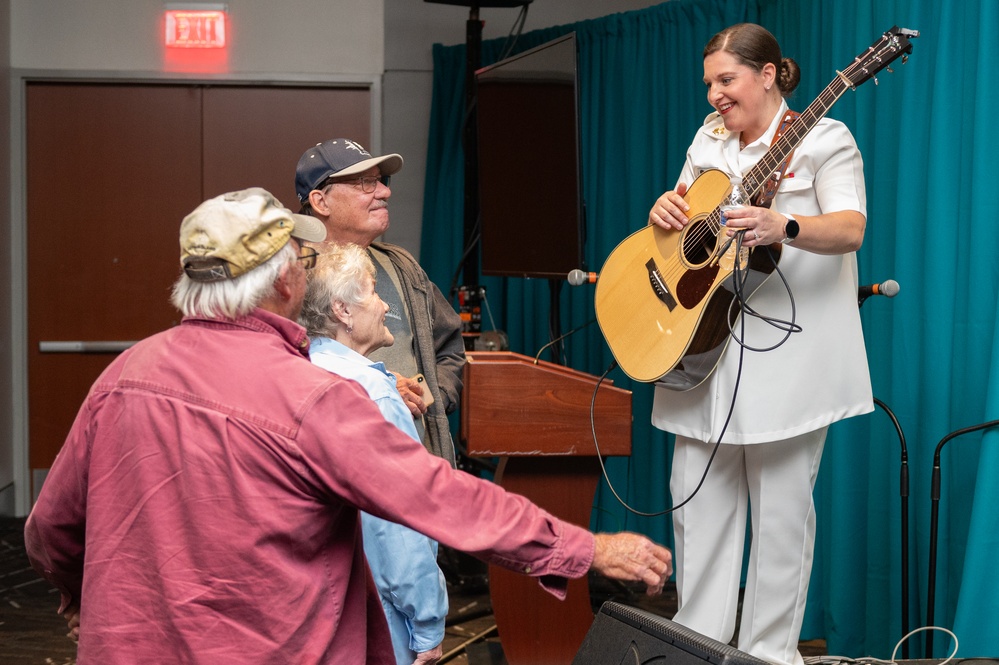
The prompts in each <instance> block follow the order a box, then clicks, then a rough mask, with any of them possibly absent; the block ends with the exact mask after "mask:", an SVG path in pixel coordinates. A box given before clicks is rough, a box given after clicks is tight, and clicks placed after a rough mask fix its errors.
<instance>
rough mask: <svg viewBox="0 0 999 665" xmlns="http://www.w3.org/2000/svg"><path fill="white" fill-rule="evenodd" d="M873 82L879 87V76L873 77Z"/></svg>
mask: <svg viewBox="0 0 999 665" xmlns="http://www.w3.org/2000/svg"><path fill="white" fill-rule="evenodd" d="M871 80H873V81H874V85H877V84H878V77H877V76H872V77H871Z"/></svg>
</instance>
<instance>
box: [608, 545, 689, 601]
mask: <svg viewBox="0 0 999 665" xmlns="http://www.w3.org/2000/svg"><path fill="white" fill-rule="evenodd" d="M595 538H596V542H597V545H596V551H595V553H594V554H593V564H592V566H591V568H592V569H593V570H595V571H596V572H598V573H600V574H601V575H603V576H604V577H609V578H610V579H614V580H622V581H625V582H644V583H645V586H646V590H645V593H647V594H648V595H650V596H656V595H658V594H660V593H662V590H663V585H665V584H666V580H667V579H669V576H670V574H671V573H672V572H673V555H672V553H671V552H670V551H669V550H668V549H666V548H665V547H663V546H662V545H657V544H655V543H654V542H652V541H651V540H649V539H648V538H646V537H645V536H640V535H639V534H637V533H628V532H623V533H613V534H611V533H598V534H596V535H595Z"/></svg>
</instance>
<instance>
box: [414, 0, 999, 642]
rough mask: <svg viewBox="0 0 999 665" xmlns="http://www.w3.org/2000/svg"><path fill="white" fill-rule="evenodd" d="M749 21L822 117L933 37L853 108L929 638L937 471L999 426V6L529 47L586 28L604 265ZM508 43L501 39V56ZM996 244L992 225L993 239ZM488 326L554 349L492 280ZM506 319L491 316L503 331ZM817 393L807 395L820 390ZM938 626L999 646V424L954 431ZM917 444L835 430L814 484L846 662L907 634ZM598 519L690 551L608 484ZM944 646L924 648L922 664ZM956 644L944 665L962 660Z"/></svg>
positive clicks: (902, 10)
mask: <svg viewBox="0 0 999 665" xmlns="http://www.w3.org/2000/svg"><path fill="white" fill-rule="evenodd" d="M740 21H754V22H759V23H761V24H762V25H764V26H766V27H767V28H769V29H770V30H771V31H772V32H773V33H774V34H775V35H776V36H777V38H778V40H779V41H780V42H781V44H782V46H783V48H784V51H785V55H787V56H789V57H793V58H794V59H795V60H796V61H797V62H798V63H799V65H800V66H801V69H802V82H801V85H800V86H799V89H798V92H797V93H796V96H795V97H794V98H793V99H792V100H790V101H791V106H792V108H797V109H798V110H801V109H803V108H804V107H805V106H807V104H808V103H809V102H810V101H811V100H812V99H813V98H814V97H815V96H816V95H817V94H818V93H819V92H820V91H821V90H822V89H823V88H824V87H825V86H826V85H827V84H828V83H829V81H830V80H832V78H833V77H834V76H835V72H836V70H841V69H843V68H845V67H846V66H847V65H849V63H850V62H851V61H852V59H853V57H854V56H855V55H857V54H858V53H860V52H861V51H862V50H864V49H865V48H866V47H867V46H868V45H869V44H871V43H872V42H873V41H874V40H875V39H876V38H877V37H878V36H879V35H880V34H881V33H882V32H884V31H885V30H887V29H888V28H890V27H891V26H892V25H899V26H902V27H906V28H912V29H917V30H919V31H920V33H921V35H920V37H919V38H918V39H916V40H914V50H913V54H912V57H911V59H910V60H909V62H908V64H905V65H903V64H902V63H901V61H896V63H895V64H894V65H893V67H892V69H893V70H894V73H889V72H887V71H884V72H882V73H880V74H879V75H878V77H877V78H878V84H877V85H875V83H874V82H873V81H871V82H868V83H866V84H864V85H863V86H861V87H859V88H857V90H855V91H851V92H847V93H846V95H845V96H844V97H843V98H842V99H841V100H840V101H839V102H838V103H837V104H836V105H835V106H834V107H833V109H832V111H831V112H830V114H829V115H830V116H832V117H835V118H837V119H840V120H842V121H844V122H846V123H847V125H848V126H849V127H850V128H851V129H852V130H853V132H854V135H855V136H856V138H857V142H858V144H859V145H860V148H861V151H862V152H863V155H864V160H865V173H866V176H867V186H868V218H869V219H868V228H867V235H866V238H865V242H864V246H863V248H862V249H861V250H860V252H859V261H860V274H861V281H862V282H865V283H873V282H880V281H882V280H884V279H887V278H894V279H896V280H897V281H898V282H899V283H900V284H901V286H902V291H901V293H900V294H899V295H898V296H897V297H896V298H895V299H894V300H887V299H884V298H879V299H872V300H869V301H868V302H867V303H866V304H865V305H864V307H863V309H862V319H863V322H864V329H865V335H866V339H867V344H868V355H869V358H870V365H871V372H872V378H873V382H874V391H875V396H876V397H878V398H879V399H880V400H882V401H883V402H884V403H885V404H886V405H887V406H888V407H889V408H890V409H891V410H892V411H893V412H894V414H895V415H896V416H897V418H898V421H899V423H900V424H901V426H902V428H903V430H904V433H905V438H906V449H907V453H908V459H907V461H908V469H909V472H910V478H911V483H910V496H909V518H910V519H909V526H910V531H909V541H908V543H907V549H908V554H909V560H910V566H911V569H910V579H909V580H908V581H907V587H908V589H909V594H910V604H909V626H908V627H909V628H910V629H913V628H916V627H920V626H922V625H923V621H924V618H925V616H926V609H927V608H926V603H927V580H928V576H929V563H928V559H929V531H930V512H931V506H932V503H931V500H930V497H931V482H930V480H931V468H932V465H933V462H934V452H935V449H936V447H937V444H938V442H939V441H941V439H943V438H944V436H945V435H947V434H948V433H949V432H951V431H954V430H957V429H959V428H962V427H967V426H970V425H975V424H978V423H981V422H984V421H989V420H993V419H996V418H999V360H997V357H999V356H997V350H999V326H997V311H996V301H997V292H999V261H997V259H996V257H995V249H996V243H995V241H994V240H991V238H992V237H993V234H992V227H993V226H994V225H995V222H994V217H993V215H994V214H995V209H994V208H993V207H992V206H991V205H990V204H991V203H992V201H993V199H994V194H993V193H994V191H995V190H994V189H993V188H992V187H993V186H990V185H988V184H987V183H986V182H985V180H987V179H989V178H990V177H991V169H990V168H989V166H990V164H989V160H990V158H991V157H992V153H994V152H995V151H996V150H997V149H999V140H997V139H996V132H995V131H994V129H993V127H992V125H993V122H992V117H993V116H994V114H995V113H996V109H999V69H997V68H996V67H995V64H994V63H996V62H999V47H997V46H996V44H995V42H994V36H995V35H996V34H997V32H999V3H996V2H995V0H966V1H964V2H950V1H944V2H940V1H939V0H672V1H671V2H667V3H664V4H662V5H658V6H655V7H650V8H648V9H645V10H641V11H635V12H628V13H623V14H615V15H612V16H608V17H605V18H602V19H596V20H592V21H584V22H580V23H576V24H572V25H565V26H558V27H553V28H548V29H544V30H536V31H533V32H530V33H526V34H524V35H522V36H521V37H520V39H519V40H518V42H517V44H516V48H515V52H519V51H522V50H526V49H528V48H532V47H534V46H537V45H540V44H542V43H544V42H546V41H549V40H551V39H554V38H555V37H557V36H560V35H562V34H565V33H567V32H570V31H574V32H575V33H576V35H577V39H578V41H579V49H580V85H581V90H580V106H581V135H582V136H581V145H582V169H583V191H584V197H585V200H586V206H587V220H586V225H587V244H586V248H585V255H586V261H587V264H588V267H589V269H591V270H598V269H599V267H600V265H601V264H602V263H603V260H604V259H605V258H606V256H607V255H608V254H609V253H610V251H611V250H612V249H613V248H614V246H615V245H616V244H617V243H618V242H620V241H621V240H622V239H623V238H624V237H625V236H627V235H628V234H629V233H631V232H632V231H634V230H636V229H638V228H640V227H641V226H642V225H643V224H644V223H645V220H646V217H647V213H648V209H649V207H650V205H651V203H652V201H653V200H654V199H655V198H656V197H657V196H658V195H659V194H660V193H661V192H662V191H663V190H665V189H668V188H669V187H671V186H672V185H673V183H674V181H675V179H676V176H677V173H679V170H680V167H681V165H682V163H683V159H684V154H685V151H686V148H687V146H688V144H689V142H690V140H691V138H692V136H693V134H694V131H695V129H696V128H697V127H698V126H699V125H700V123H701V121H702V120H703V118H704V116H705V115H706V114H707V113H708V112H709V111H710V108H709V106H708V104H707V102H706V100H705V97H704V88H703V83H702V81H701V76H702V68H701V57H700V53H701V49H702V48H703V45H704V44H705V43H706V42H707V40H708V39H709V38H710V37H711V35H713V34H714V33H715V32H717V31H718V30H720V29H722V28H724V27H725V26H727V25H730V24H732V23H736V22H740ZM504 42H505V40H502V39H500V40H490V41H487V42H485V43H484V44H483V47H482V63H483V64H484V65H485V64H491V63H492V62H495V61H496V59H498V58H499V57H500V52H501V49H502V48H503V45H504ZM464 71H465V48H464V45H458V46H450V47H445V46H440V45H437V46H435V49H434V98H433V108H432V113H431V126H430V141H429V145H430V148H429V154H428V156H427V181H426V189H425V208H424V217H423V240H422V248H423V249H422V263H423V264H424V265H425V266H426V267H427V269H428V271H429V272H430V274H431V277H432V278H433V279H434V280H435V281H436V282H437V283H438V284H439V285H440V286H441V288H442V289H445V290H448V289H450V288H451V285H452V284H453V282H454V276H455V274H456V270H457V269H458V265H459V260H460V256H461V251H462V240H463V238H462V196H463V172H462V170H463V166H462V163H463V162H462V159H463V158H462V150H461V126H462V121H463V116H464ZM979 231H980V232H981V233H979ZM481 282H482V284H483V285H484V286H485V287H486V289H487V299H488V304H489V314H487V316H486V318H485V327H486V328H489V327H491V326H492V321H495V326H496V327H498V328H500V329H503V330H505V331H506V332H507V333H508V335H509V338H510V346H511V349H512V350H514V351H518V352H520V353H525V354H528V355H534V354H535V353H536V352H537V350H538V349H540V348H541V347H542V346H543V345H544V344H545V343H546V342H547V341H548V339H549V338H548V330H547V320H548V307H549V302H550V301H549V290H548V289H549V285H548V283H547V282H544V281H535V280H524V279H501V278H484V279H482V280H481ZM592 297H593V292H592V288H587V287H582V288H575V289H569V288H568V287H565V290H564V291H563V292H562V299H561V317H562V321H563V329H564V330H568V329H571V328H574V327H576V326H580V325H583V324H585V323H586V322H587V321H590V320H591V319H592V318H593V302H592ZM490 315H491V320H490ZM565 361H566V364H568V365H569V366H571V367H574V368H576V369H580V370H583V371H587V372H590V373H593V374H596V375H600V374H603V372H604V371H605V369H606V368H607V367H608V366H609V365H610V362H611V356H610V352H609V350H608V349H607V347H606V344H605V343H604V341H603V339H602V337H601V336H600V332H599V330H598V329H597V327H596V326H595V325H591V326H589V327H587V328H585V329H583V330H581V331H580V332H578V333H576V334H574V335H573V336H571V337H570V338H568V340H567V341H566V353H565ZM610 378H611V379H613V380H614V382H615V384H616V385H619V386H622V387H625V388H628V389H630V390H632V391H633V392H634V395H633V413H634V418H635V422H634V426H633V431H632V435H633V454H632V456H631V457H630V458H629V459H611V460H609V462H608V472H609V474H608V475H609V478H610V480H611V483H612V484H613V486H614V489H615V490H616V491H617V492H618V493H619V494H620V495H621V497H622V498H623V499H625V500H626V501H627V502H628V503H629V504H631V505H632V506H634V507H636V508H638V509H639V510H642V511H646V512H656V511H660V510H662V509H663V508H666V507H668V506H669V505H670V498H669V493H668V488H667V479H668V473H669V466H670V461H671V442H672V441H671V437H670V436H668V435H666V434H664V433H662V432H659V431H657V430H655V429H654V428H652V427H651V426H650V424H649V413H650V410H651V402H652V389H651V387H650V386H648V385H644V384H634V383H632V382H630V381H629V380H628V379H627V378H626V377H625V376H624V375H623V374H621V373H619V372H612V373H611V374H610ZM802 399H807V396H802ZM940 462H941V464H940V467H941V482H940V500H939V504H938V505H939V538H938V549H937V567H936V574H937V584H936V589H935V594H936V603H935V606H934V613H935V623H936V624H937V625H939V626H944V627H947V628H950V629H951V630H953V631H954V632H955V633H956V634H957V636H958V638H959V640H960V652H959V654H958V655H959V656H964V657H974V656H994V655H995V654H996V653H999V629H997V628H996V626H999V602H997V600H996V599H999V574H997V573H996V572H995V570H994V565H993V564H992V562H993V561H994V560H995V557H996V554H995V553H996V552H997V551H999V547H997V546H996V545H997V543H996V541H997V540H999V510H996V508H995V507H994V506H996V505H997V504H999V483H997V482H996V481H995V478H994V477H995V476H996V475H997V471H999V432H996V431H995V430H991V431H987V432H985V433H975V434H969V435H966V436H963V437H959V438H956V439H953V440H952V441H951V442H950V443H949V444H948V445H947V446H946V447H944V448H943V450H942V452H941V454H940ZM900 468H901V446H900V444H899V439H898V437H897V435H896V433H895V429H894V427H893V426H892V423H891V420H890V419H889V417H888V416H887V415H886V413H885V412H884V410H882V409H878V410H877V411H876V412H875V413H873V414H871V415H868V416H862V417H858V418H854V419H851V420H849V421H845V422H842V423H838V424H836V425H835V426H834V427H833V428H832V430H831V432H830V436H829V440H828V443H827V445H826V452H825V458H824V460H823V466H822V470H821V472H820V476H819V481H818V484H817V486H816V490H815V497H816V510H817V512H818V518H819V533H818V538H817V547H816V561H815V567H814V570H813V575H812V581H811V586H810V590H809V610H808V615H807V617H806V621H805V626H804V629H803V632H802V636H803V638H813V637H821V638H825V639H826V640H827V644H828V649H829V652H830V653H832V654H840V655H846V656H850V657H859V656H865V655H872V656H876V657H881V658H887V657H889V656H890V655H891V651H892V648H893V647H894V646H895V644H896V642H897V641H898V640H899V639H900V638H901V637H902V635H903V631H902V625H901V618H900V617H901V605H900V603H901V595H902V581H901V579H900V577H899V567H900V562H901V557H902V552H903V544H902V542H901V499H900V496H899V494H900V486H899V485H900V483H899V476H900ZM592 523H593V527H594V528H597V529H601V530H608V531H615V530H620V529H628V530H635V531H640V532H643V533H647V534H648V535H650V536H651V537H653V538H655V539H657V540H659V541H661V542H663V543H666V544H668V545H671V544H672V534H671V527H670V521H669V519H668V518H667V517H662V516H660V517H653V518H649V517H638V516H635V515H633V514H632V513H630V512H628V511H627V510H625V509H624V508H622V507H621V506H620V504H619V502H618V501H617V500H616V499H615V498H614V497H613V496H612V494H611V492H610V491H609V489H608V487H607V486H606V484H602V486H601V488H600V489H599V490H598V495H597V497H596V501H595V505H594V512H593V519H592ZM924 640H925V633H921V634H919V635H917V636H916V638H914V639H913V640H911V641H910V642H909V645H910V649H912V650H913V657H918V656H921V655H922V648H923V647H922V645H923V644H924V643H925V642H924ZM951 648H952V643H951V640H950V638H949V636H947V635H946V634H943V633H937V634H936V635H935V637H934V652H935V653H934V655H935V657H941V656H944V655H946V654H947V653H949V651H950V649H951Z"/></svg>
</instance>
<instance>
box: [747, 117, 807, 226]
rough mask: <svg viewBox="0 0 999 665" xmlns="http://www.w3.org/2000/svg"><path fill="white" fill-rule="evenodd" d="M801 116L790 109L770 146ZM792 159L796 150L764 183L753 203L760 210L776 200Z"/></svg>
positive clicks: (789, 154)
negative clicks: (778, 189)
mask: <svg viewBox="0 0 999 665" xmlns="http://www.w3.org/2000/svg"><path fill="white" fill-rule="evenodd" d="M799 115H801V114H800V113H797V112H796V111H791V110H790V109H789V110H788V112H787V113H785V114H784V119H783V120H781V123H780V127H778V128H777V131H776V132H775V133H774V138H773V141H771V143H770V145H773V144H775V143H777V139H779V138H780V135H781V134H783V133H784V130H785V129H787V126H788V125H790V124H791V123H792V122H794V121H795V120H797V119H798V116H799ZM792 157H794V150H792V151H791V152H790V153H788V156H787V158H786V159H785V160H784V161H783V162H781V165H780V168H779V169H777V170H776V171H774V172H773V173H772V174H771V175H770V177H769V178H767V180H766V182H764V183H763V189H762V190H760V193H759V194H758V195H757V197H756V200H755V201H753V205H755V206H759V207H760V208H769V207H770V204H771V203H772V202H773V200H774V196H776V195H777V188H778V187H779V186H780V181H781V180H783V179H784V173H785V172H786V171H787V167H788V164H790V163H791V158H792Z"/></svg>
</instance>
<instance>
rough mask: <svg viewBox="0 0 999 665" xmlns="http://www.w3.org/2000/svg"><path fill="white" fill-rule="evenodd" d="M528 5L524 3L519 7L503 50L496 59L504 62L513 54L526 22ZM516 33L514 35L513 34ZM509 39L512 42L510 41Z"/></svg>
mask: <svg viewBox="0 0 999 665" xmlns="http://www.w3.org/2000/svg"><path fill="white" fill-rule="evenodd" d="M529 6H530V3H528V2H525V3H524V4H523V5H521V6H520V13H519V14H517V18H516V19H515V20H514V22H513V25H512V26H510V32H509V34H507V36H506V41H505V42H503V48H502V49H501V50H500V57H499V58H498V59H497V62H498V61H499V60H505V59H506V58H508V57H509V56H510V53H512V52H513V47H514V46H516V45H517V40H518V39H520V35H521V33H523V31H524V24H525V23H526V22H527V9H528V7H529ZM515 32H516V34H514V33H515ZM511 39H512V40H513V41H511Z"/></svg>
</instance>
